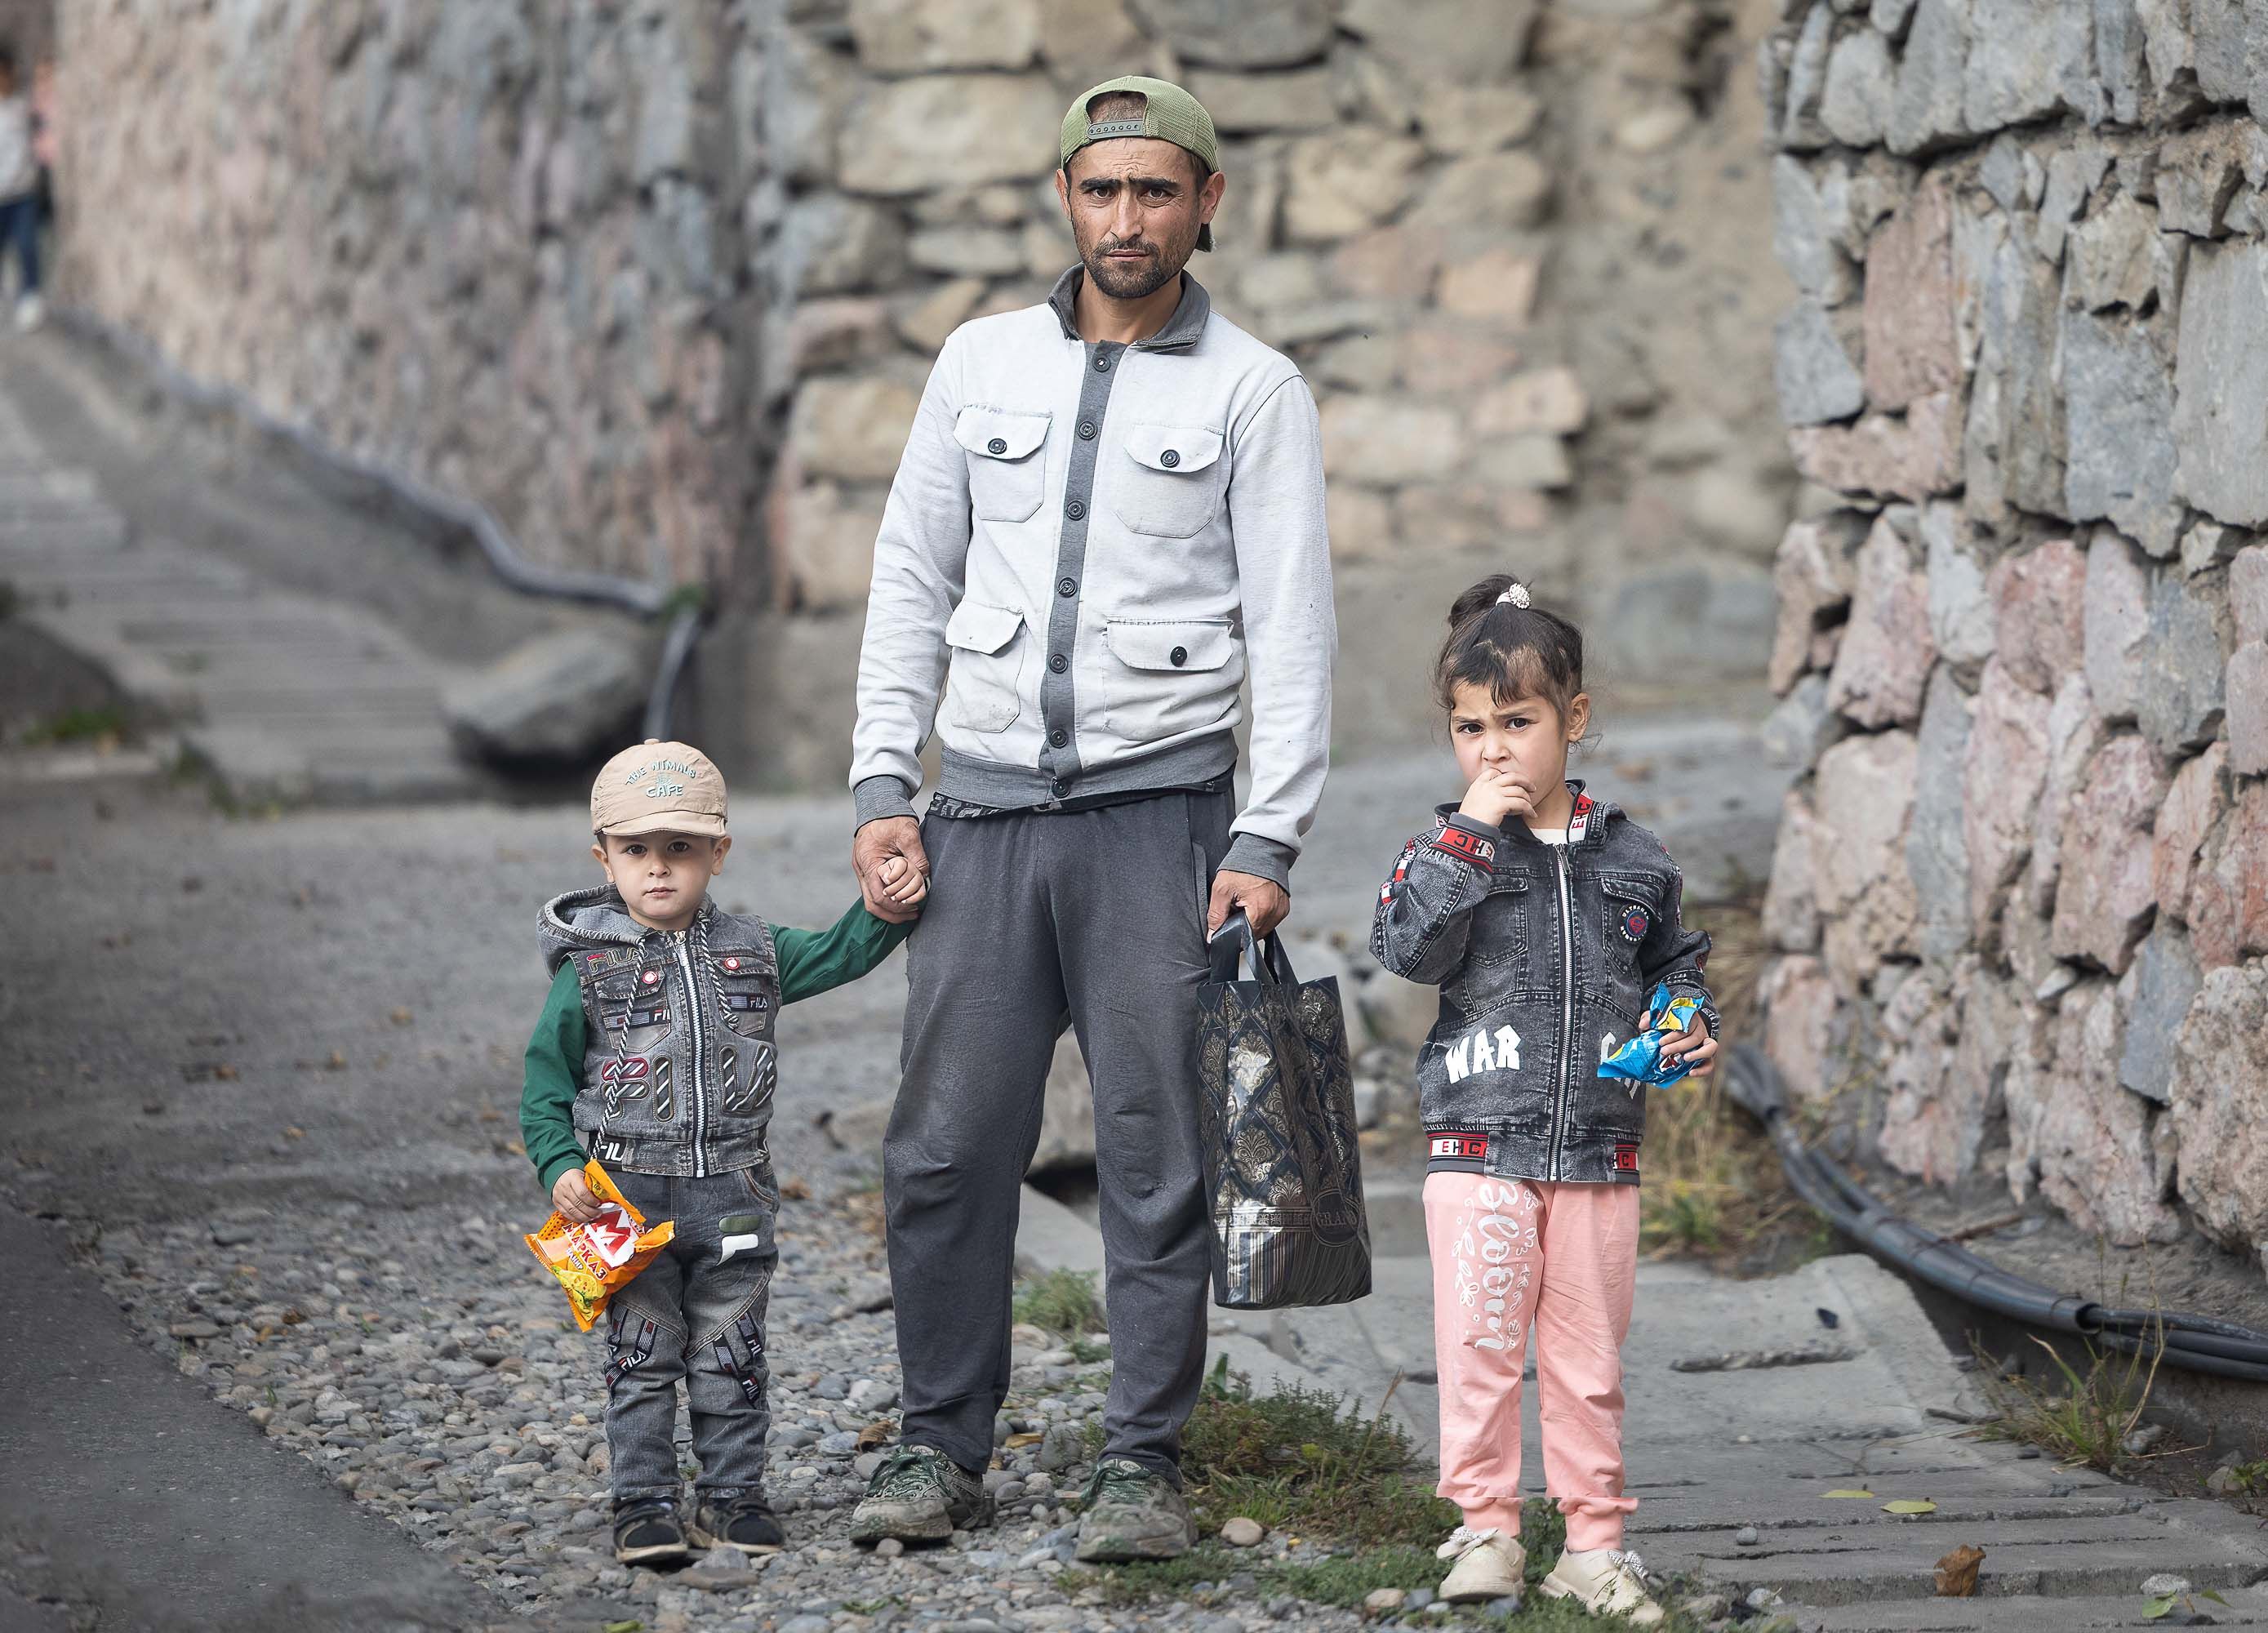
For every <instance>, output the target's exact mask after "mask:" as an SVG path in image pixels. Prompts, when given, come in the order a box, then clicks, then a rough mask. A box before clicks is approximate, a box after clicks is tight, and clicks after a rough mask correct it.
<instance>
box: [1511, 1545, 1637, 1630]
mask: <svg viewBox="0 0 2268 1633" xmlns="http://www.w3.org/2000/svg"><path fill="white" fill-rule="evenodd" d="M1536 1586H1537V1587H1538V1588H1539V1589H1540V1590H1541V1591H1542V1592H1543V1596H1544V1597H1545V1598H1546V1599H1572V1600H1575V1601H1576V1602H1577V1603H1578V1604H1580V1605H1581V1606H1582V1607H1583V1608H1584V1609H1586V1610H1587V1611H1590V1612H1591V1613H1592V1614H1593V1615H1612V1616H1622V1617H1624V1618H1626V1619H1627V1620H1629V1621H1631V1622H1635V1623H1636V1624H1637V1625H1638V1626H1639V1627H1642V1628H1650V1627H1652V1626H1653V1625H1654V1624H1655V1623H1656V1622H1660V1621H1661V1616H1662V1611H1661V1606H1659V1605H1657V1604H1655V1603H1654V1602H1653V1600H1652V1599H1650V1598H1648V1597H1647V1595H1646V1567H1645V1565H1643V1564H1642V1563H1639V1561H1638V1556H1637V1555H1636V1554H1633V1553H1630V1552H1628V1551H1626V1550H1624V1549H1622V1548H1589V1549H1586V1550H1585V1551H1583V1552H1581V1553H1577V1552H1574V1551H1572V1550H1570V1551H1568V1552H1566V1553H1564V1554H1562V1555H1560V1556H1559V1563H1557V1564H1556V1565H1554V1566H1552V1567H1551V1573H1550V1575H1549V1576H1547V1577H1545V1578H1543V1581H1541V1582H1539V1583H1537V1584H1536Z"/></svg>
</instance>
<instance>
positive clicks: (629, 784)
mask: <svg viewBox="0 0 2268 1633" xmlns="http://www.w3.org/2000/svg"><path fill="white" fill-rule="evenodd" d="M591 828H592V831H593V833H599V834H611V835H616V836H617V837H622V838H628V837H630V835H635V834H706V835H711V836H712V837H713V836H715V835H721V834H723V833H724V832H725V777H724V774H723V773H722V772H720V771H718V769H717V768H716V766H715V765H714V764H713V763H711V761H710V759H709V756H708V755H706V754H703V753H702V752H701V751H700V750H699V749H697V748H695V747H692V746H691V745H690V744H687V743H665V742H663V741H662V740H661V739H659V738H657V737H650V738H648V739H646V740H645V741H644V742H643V743H641V744H639V745H638V746H637V747H636V748H625V749H624V750H622V753H621V754H616V755H615V757H614V758H613V759H612V760H609V761H607V763H606V766H605V768H604V769H601V770H600V773H599V778H598V781H596V782H595V783H592V784H591Z"/></svg>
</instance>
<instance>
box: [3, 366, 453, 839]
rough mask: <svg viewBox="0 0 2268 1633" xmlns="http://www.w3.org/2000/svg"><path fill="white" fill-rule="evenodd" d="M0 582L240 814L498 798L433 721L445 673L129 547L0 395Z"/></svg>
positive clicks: (426, 659) (348, 620)
mask: <svg viewBox="0 0 2268 1633" xmlns="http://www.w3.org/2000/svg"><path fill="white" fill-rule="evenodd" d="M0 581H4V582H6V583H8V584H9V585H11V586H12V587H13V590H14V593H15V599H16V603H17V608H18V617H20V618H22V619H24V620H26V621H27V622H31V623H33V624H34V625H36V626H37V627H38V628H40V629H41V630H43V631H45V632H46V633H47V634H48V635H49V636H52V637H53V638H54V639H55V640H56V641H58V642H60V643H61V644H63V645H64V646H67V647H69V648H70V649H71V650H72V651H76V652H77V653H78V654H80V655H81V656H82V657H84V658H87V659H89V660H90V661H92V662H93V663H95V664H96V665H98V666H100V667H101V668H103V669H104V670H106V671H107V673H110V674H111V675H112V676H113V677H114V678H115V680H117V682H118V684H119V685H120V686H121V688H122V689H123V690H124V691H125V692H126V693H127V694H128V695H129V696H130V697H131V698H132V699H133V700H134V702H135V703H136V706H137V707H138V708H140V709H142V710H145V711H146V712H148V713H151V714H152V715H155V716H158V717H161V718H162V719H165V720H170V721H173V722H176V723H178V730H179V732H180V739H181V741H182V743H183V744H184V746H185V747H187V748H188V751H189V752H190V753H191V754H193V755H195V758H196V759H197V760H198V761H201V762H202V763H203V766H204V767H205V768H206V769H208V770H209V771H210V773H211V774H212V775H213V776H215V777H216V778H217V780H218V781H219V782H220V783H221V785H222V786H223V787H224V789H225V791H226V792H227V793H228V795H229V797H230V798H232V799H233V800H235V801H236V802H237V803H238V804H239V805H256V804H264V803H266V802H269V801H271V800H276V801H283V802H285V803H298V802H302V801H313V802H317V803H321V804H327V805H359V804H371V803H379V802H394V801H401V800H411V799H433V798H471V797H475V796H477V795H480V794H483V793H492V792H495V791H496V785H495V784H494V783H492V782H491V781H490V779H489V778H488V777H487V776H485V775H484V774H483V773H482V771H481V770H480V769H478V768H476V767H475V766H472V765H470V764H468V763H467V762H465V761H461V760H460V759H459V758H458V756H457V754H455V752H454V750H453V748H452V747H451V745H450V741H449V737H448V732H447V730H446V727H445V725H443V723H442V719H441V712H440V697H441V691H442V688H443V687H444V686H445V685H446V682H447V681H448V680H449V679H450V677H451V675H452V674H453V669H452V667H451V666H448V665H446V664H443V663H440V662H438V661H437V660H436V659H434V658H431V657H430V656H429V655H427V654H425V653H423V652H420V651H416V649H415V648H413V647H412V646H410V645H409V643H408V642H407V641H405V640H404V639H403V638H402V637H401V636H400V635H399V634H398V633H396V632H395V631H394V630H393V629H389V628H387V626H386V625H385V624H384V623H383V622H381V621H379V620H376V619H373V618H371V617H368V616H366V615H365V614H360V613H357V611H356V610H355V609H353V608H352V607H349V606H346V605H344V604H342V603H339V602H335V601H329V600H321V599H318V598H316V597H313V596H309V595H304V594H298V593H295V592H291V591H287V590H283V589H279V588H277V587H276V586H274V585H269V584H266V583H263V582H262V581H261V579H260V578H259V577H258V576H256V575H255V574H254V573H253V572H251V571H248V570H246V569H245V568H244V567H242V566H240V565H239V564H237V563H232V562H229V561H225V560H223V559H221V558H219V557H217V556H216V555H211V554H210V553H209V552H205V551H200V550H197V549H194V548H189V547H188V546H184V545H181V544H178V543H175V542H173V541H170V540H168V539H166V538H163V537H156V536H144V535H142V534H140V533H136V531H135V530H134V529H132V528H130V527H129V525H128V523H127V521H126V519H124V518H123V517H122V515H121V514H120V513H119V511H117V510H116V509H115V508H114V506H112V505H111V504H107V502H106V501H105V499H104V497H103V496H102V494H101V492H100V491H99V488H98V484H97V483H96V482H95V480H94V478H93V477H92V475H91V474H89V473H87V472H86V471H84V470H80V469H76V468H72V467H69V466H65V465H62V464H59V463H58V462H56V461H55V460H54V458H53V457H52V456H51V454H50V453H49V452H48V451H47V450H46V449H44V448H43V447H42V446H41V445H40V438H39V436H38V433H37V431H36V430H35V429H34V428H33V425H32V424H31V423H29V422H28V421H27V419H26V416H25V415H24V413H23V411H22V409H21V408H20V407H19V405H18V402H17V401H16V400H15V399H14V398H13V397H12V396H11V395H10V394H8V392H7V391H6V389H5V387H4V383H0Z"/></svg>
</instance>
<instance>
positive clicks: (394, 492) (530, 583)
mask: <svg viewBox="0 0 2268 1633" xmlns="http://www.w3.org/2000/svg"><path fill="white" fill-rule="evenodd" d="M55 317H56V319H57V320H58V321H59V323H60V325H61V327H64V328H66V329H69V330H70V331H71V332H73V333H74V334H77V335H80V336H82V337H83V338H85V339H88V340H92V341H93V342H96V343H97V344H99V345H101V346H105V347H107V348H108V349H110V350H112V351H114V352H115V353H117V354H118V355H120V356H121V357H125V358H127V359H128V360H129V361H130V362H132V363H133V364H135V365H136V367H138V368H140V369H141V370H143V371H144V372H146V373H147V374H148V375H149V376H150V377H151V379H153V380H155V381H156V382H157V384H158V386H160V387H162V388H163V389H164V390H165V391H166V393H168V394H170V395H172V396H174V397H177V398H179V399H180V401H184V402H186V403H188V404H189V405H190V406H191V407H193V408H198V409H201V410H203V411H204V412H207V413H220V414H226V415H229V416H232V417H233V418H235V419H238V420H239V421H241V422H243V423H245V424H247V425H249V426H251V427H252V428H253V429H254V430H257V431H259V432H261V434H262V435H265V436H268V437H271V438H275V439H276V440H277V441H279V442H283V443H284V444H287V445H289V446H290V447H291V449H292V450H293V451H294V452H297V453H298V456H299V457H300V458H301V459H303V460H306V461H307V462H308V463H309V464H310V465H312V466H313V467H316V468H317V469H318V470H320V471H321V472H323V473H324V474H326V475H327V476H328V477H330V478H331V479H333V480H337V479H340V478H344V479H345V480H346V481H347V482H350V483H352V484H355V485H357V486H360V487H362V488H365V489H376V490H377V491H378V492H379V493H380V494H382V495H383V496H384V497H386V498H387V500H388V501H389V502H390V503H392V504H399V505H401V506H403V507H404V508H406V509H408V510H410V511H420V512H423V514H425V515H427V516H430V517H438V518H439V519H441V520H442V521H444V522H446V523H447V524H448V525H449V526H453V527H454V528H456V529H458V530H459V531H460V532H461V533H465V534H467V535H468V536H469V537H470V538H471V539H472V541H473V542H474V543H475V545H477V546H478V547H479V548H480V552H481V555H482V558H483V559H485V560H486V561H487V563H488V564H489V567H490V570H492V571H494V572H495V574H496V576H497V577H499V578H501V579H502V580H504V583H505V584H507V585H510V586H511V587H512V588H513V589H515V590H518V591H519V592H521V593H522V594H525V595H540V596H549V597H552V598H554V599H556V600H570V601H585V602H589V603H592V604H593V605H595V606H600V607H620V608H621V609H622V610H623V611H624V612H629V613H635V614H637V615H638V616H639V617H641V618H652V617H656V616H658V615H659V614H662V613H664V612H666V611H667V610H668V609H669V605H670V601H671V592H670V590H669V588H668V586H666V585H659V584H654V583H651V582H647V581H643V580H640V579H636V578H624V577H619V576H617V575H615V574H612V573H599V572H587V571H584V570H579V569H575V568H563V567H547V566H545V565H544V564H543V563H541V562H534V561H530V560H529V559H528V558H527V556H525V555H522V554H520V550H519V546H518V545H517V544H515V543H513V542H512V535H511V534H510V533H506V532H505V531H504V524H503V523H501V522H499V521H497V519H496V517H495V516H494V515H493V514H491V513H490V510H489V508H488V507H487V506H486V505H484V504H481V503H480V502H479V501H477V500H475V499H468V498H463V497H459V496H457V495H455V494H448V493H444V492H442V491H441V490H440V489H438V488H433V487H430V486H428V485H427V484H426V483H424V482H420V481H419V480H418V479H417V478H416V477H415V476H412V475H410V474H408V473H407V472H403V471H397V470H395V469H394V468H393V467H391V466H387V465H383V464H380V463H379V461H377V460H366V459H364V458H362V457H360V456H359V455H357V454H352V453H348V452H344V451H343V450H342V449H338V448H335V447H333V446H331V445H330V444H328V443H327V442H325V441H324V440H323V439H322V438H321V437H320V436H318V435H317V434H316V433H315V432H314V431H313V430H312V429H310V428H309V427H307V426H305V425H301V424H299V423H297V422H295V421H291V420H287V419H284V418H283V417H282V416H279V415H275V414H271V413H269V411H268V410H267V409H266V408H262V407H261V406H260V404H259V403H258V402H256V401H254V400H253V399H252V397H251V396H250V395H249V394H247V393H245V392H242V391H239V390H238V389H237V388H236V387H235V386H227V385H222V384H220V383H218V382H216V381H212V380H201V379H197V378H196V377H195V375H192V374H189V373H188V372H186V371H183V370H181V369H180V368H179V367H177V366H176V365H175V364H173V361H172V359H170V358H168V357H166V355H165V354H164V353H163V352H161V351H159V350H158V348H157V347H156V346H155V345H154V344H152V343H151V342H150V341H149V340H147V339H146V338H144V336H142V335H138V334H136V333H135V332H134V331H133V330H132V329H129V328H126V327H122V325H119V324H115V323H112V322H111V321H109V320H107V319H105V318H99V317H97V316H96V315H95V314H93V313H90V312H86V311H84V310H81V309H79V308H77V307H63V308H59V309H57V310H56V312H55ZM701 620H702V613H701V609H700V607H698V606H697V605H692V604H689V605H685V606H682V607H679V608H678V610H677V611H676V612H675V614H674V615H673V616H672V617H671V619H670V624H669V630H668V633H667V634H666V636H663V638H662V644H661V657H660V659H659V662H658V663H657V664H656V666H655V671H654V677H653V685H652V688H651V689H650V690H649V691H648V693H647V695H646V706H645V731H644V734H645V735H646V736H648V737H661V738H666V737H667V736H669V735H670V731H669V719H670V714H671V711H672V705H673V703H674V701H675V698H676V695H677V684H678V680H679V678H680V677H681V674H682V673H683V671H684V669H685V666H686V665H687V664H688V662H689V661H690V660H691V658H692V656H693V645H694V637H695V636H696V635H698V634H699V633H700V627H701Z"/></svg>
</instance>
